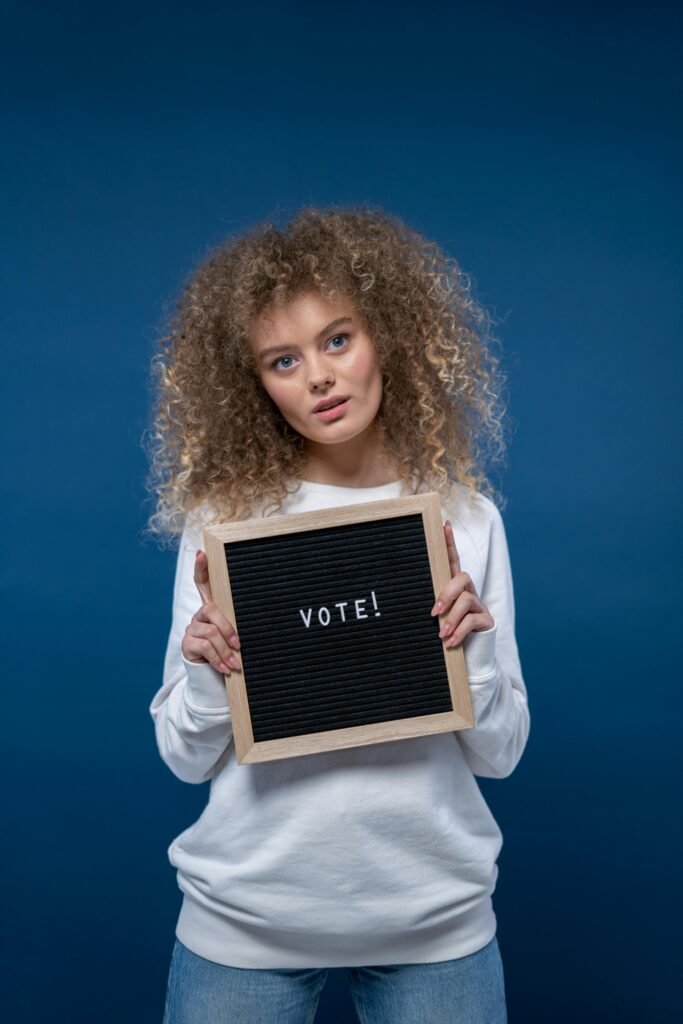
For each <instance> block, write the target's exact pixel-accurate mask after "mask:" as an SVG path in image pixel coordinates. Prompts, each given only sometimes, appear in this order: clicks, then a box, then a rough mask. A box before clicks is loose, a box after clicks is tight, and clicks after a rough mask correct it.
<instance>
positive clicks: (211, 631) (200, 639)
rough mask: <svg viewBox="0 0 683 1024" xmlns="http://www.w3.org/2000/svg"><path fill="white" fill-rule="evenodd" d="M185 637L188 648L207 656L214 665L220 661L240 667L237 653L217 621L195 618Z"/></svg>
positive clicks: (204, 656)
mask: <svg viewBox="0 0 683 1024" xmlns="http://www.w3.org/2000/svg"><path fill="white" fill-rule="evenodd" d="M185 637H186V641H187V647H188V649H189V650H190V651H192V652H196V653H197V654H200V655H201V656H202V657H203V658H206V660H207V661H209V662H211V664H212V665H214V667H216V663H217V662H218V661H220V662H222V664H223V665H228V666H232V667H233V668H239V667H240V663H239V659H238V658H237V655H236V654H235V652H234V651H232V650H231V649H230V648H229V647H228V645H227V643H226V642H225V638H224V637H223V635H222V633H221V631H220V630H219V629H218V626H216V625H215V623H213V622H203V621H201V620H198V619H193V621H192V622H191V623H190V625H189V626H188V627H187V630H186V632H185Z"/></svg>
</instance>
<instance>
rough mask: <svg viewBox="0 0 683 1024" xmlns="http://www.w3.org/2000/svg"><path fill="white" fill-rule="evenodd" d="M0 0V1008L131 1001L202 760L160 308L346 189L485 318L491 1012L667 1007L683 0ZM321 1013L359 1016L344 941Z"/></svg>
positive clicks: (674, 979)
mask: <svg viewBox="0 0 683 1024" xmlns="http://www.w3.org/2000/svg"><path fill="white" fill-rule="evenodd" d="M4 6H5V16H4V19H3V21H4V32H3V33H2V36H3V42H2V44H1V45H2V54H1V56H2V61H1V66H2V67H3V94H4V101H5V102H4V104H3V107H4V113H3V119H4V125H3V128H2V135H1V139H2V146H3V158H2V159H3V169H2V174H3V189H2V205H3V224H4V229H3V232H4V239H5V243H4V245H3V247H2V255H1V258H2V276H3V283H4V288H3V292H4V298H3V302H2V310H1V316H2V335H3V339H4V344H3V350H4V351H3V383H4V385H5V387H4V398H3V403H2V413H3V416H4V418H5V421H6V422H5V428H6V433H5V436H6V437H8V438H10V442H9V444H8V445H7V446H6V447H5V461H4V465H3V473H2V482H3V486H4V489H5V495H4V503H3V507H4V512H5V525H4V532H3V535H4V537H5V546H4V554H3V559H2V569H3V572H2V585H3V594H4V606H5V613H4V621H5V623H6V624H7V625H8V632H7V633H6V634H5V641H4V653H3V662H4V664H3V696H4V701H3V704H4V707H3V710H4V730H3V753H2V758H3V778H4V780H5V782H6V795H5V800H4V822H3V825H4V828H3V834H4V843H3V853H4V858H5V867H4V869H3V882H4V886H3V889H4V892H3V896H4V906H5V912H4V921H3V929H2V930H3V935H4V940H5V943H4V946H5V948H4V952H3V968H4V971H5V972H6V973H7V979H8V983H7V984H6V986H5V989H6V991H7V992H8V994H7V995H6V996H5V997H4V999H3V1003H4V1007H6V1008H7V1011H8V1015H7V1018H6V1019H8V1020H11V1021H12V1022H13V1024H18V1022H24V1021H38V1020H45V1019H49V1020H51V1021H59V1022H61V1021H65V1022H69V1024H81V1022H83V1024H86V1022H87V1024H92V1022H93V1021H97V1022H98V1024H108V1022H115V1021H116V1022H118V1021H120V1020H126V1021H127V1022H129V1024H136V1022H150V1021H156V1020H158V1021H159V1022H160V1021H161V1014H162V1008H163V994H164V988H165V981H166V974H167V969H168V960H169V956H170V952H171V947H172V942H173V932H174V927H175V920H176V917H177V912H178V908H179V905H180V893H179V892H178V890H177V887H176V882H175V874H174V871H173V870H172V869H171V867H170V865H168V863H167V860H166V848H167V846H168V844H169V843H170V841H171V840H172V839H173V838H174V837H175V836H176V835H177V834H178V833H179V832H180V831H181V830H182V829H183V828H185V827H187V826H188V825H189V824H190V823H191V822H192V821H194V820H195V819H196V817H197V816H198V815H199V813H200V811H201V809H202V807H203V806H204V803H205V801H206V798H207V795H208V789H207V788H206V787H205V786H188V785H183V784H182V783H180V782H179V781H178V780H177V779H176V778H175V777H174V776H173V775H172V774H171V773H170V771H169V770H168V769H167V768H166V766H165V765H164V764H163V763H162V761H161V760H160V758H159V756H158V753H157V750H156V745H155V741H154V735H153V729H152V722H151V718H150V717H149V714H148V710H147V709H148V704H149V702H150V700H151V698H152V696H153V694H154V692H155V691H156V689H157V688H158V686H159V685H160V677H161V668H162V658H163V650H164V646H165V642H166V637H167V631H168V627H169V622H170V599H171V586H172V576H173V570H174V565H175V555H174V553H173V552H170V551H162V550H158V549H157V548H155V547H154V546H153V545H152V544H149V543H147V544H145V543H143V540H142V538H141V528H142V526H143V524H144V520H145V514H146V512H147V508H146V507H144V506H143V499H144V487H143V478H144V473H145V469H146V462H145V456H144V454H143V450H142V447H141V437H142V433H143V430H144V429H145V427H146V426H147V423H148V409H149V402H150V394H149V390H148V365H149V359H150V357H151V354H152V352H153V351H154V349H155V345H156V336H157V328H158V324H159V322H160V319H161V317H162V314H163V311H164V309H165V308H166V307H167V305H168V303H169V302H171V301H172V299H173V297H174V296H175V294H176V292H177V289H178V287H179V285H180V282H181V280H182V278H183V276H184V275H185V273H186V272H187V271H188V270H189V268H190V267H191V265H193V264H194V262H196V260H198V259H200V258H201V257H202V254H203V253H204V252H205V251H206V247H207V246H208V245H212V244H214V243H215V242H217V241H219V240H220V239H221V238H222V237H224V236H225V235H226V234H227V233H228V232H233V231H238V230H241V229H243V228H247V227H248V226H249V225H250V224H252V223H253V222H254V221H256V220H257V219H261V218H262V217H266V216H276V217H280V218H286V217H287V216H289V215H290V214H291V213H293V212H294V211H295V210H296V208H297V207H298V206H299V205H301V204H302V203H314V204H317V205H324V204H326V203H336V202H338V203H353V202H370V203H375V204H378V205H381V206H383V207H384V208H386V209H387V210H389V211H392V212H394V213H397V214H399V215H400V216H402V217H404V218H405V219H406V220H407V221H409V222H410V223H411V224H412V225H413V226H415V227H416V228H418V229H419V230H421V231H423V232H424V233H425V234H426V235H428V236H430V237H433V238H436V239H437V240H438V241H439V242H440V243H441V244H442V245H443V246H444V247H445V248H446V249H447V250H448V251H449V252H450V253H451V254H452V255H454V256H455V257H456V258H457V259H458V260H459V261H460V262H461V264H462V266H463V267H464V269H465V270H466V271H468V272H469V273H470V274H471V275H472V277H473V281H474V288H475V294H476V296H477V297H478V298H479V300H480V301H482V302H483V303H485V304H486V305H487V306H488V308H489V309H490V310H491V311H492V312H493V313H494V315H496V316H497V317H498V320H499V323H498V326H497V333H498V335H499V336H500V337H501V338H502V340H503V343H504V346H505V351H506V353H507V355H506V368H507V370H508V373H509V375H510V397H511V401H510V414H511V417H512V420H511V422H514V436H513V438H512V442H511V447H510V457H509V460H508V465H507V468H506V469H505V471H504V473H503V474H502V476H499V477H498V478H497V482H499V483H500V485H501V487H502V489H503V490H504V492H505V494H506V495H507V498H508V505H507V508H506V510H505V512H504V519H505V523H506V527H507V531H508V540H509V545H510V550H511V557H512V562H513V571H514V578H515V590H516V599H517V616H518V641H519V647H520V652H521V656H522V664H523V668H524V671H525V679H526V682H527V686H528V689H529V699H530V708H531V716H532V727H531V736H530V739H529V744H528V747H527V750H526V752H525V754H524V757H523V759H522V761H521V763H520V765H519V766H518V768H517V770H516V771H515V773H514V774H513V775H512V776H511V777H510V778H509V779H506V780H502V781H501V780H481V787H482V790H483V792H484V795H485V796H486V798H487V800H488V802H489V804H490V806H491V808H492V810H493V812H494V814H495V816H496V818H497V820H498V822H499V823H500V825H501V828H502V830H503V834H504V837H505V843H504V847H503V850H502V852H501V856H500V860H499V866H500V878H499V884H498V888H497V890H496V895H495V896H494V906H495V908H496V912H497V915H498V927H499V931H498V937H499V942H500V945H501V950H502V953H503V957H504V965H505V972H506V986H507V993H508V1006H509V1014H510V1021H511V1024H516V1022H519V1024H532V1022H535V1021H539V1022H546V1021H548V1020H549V1019H552V1020H553V1021H554V1022H556V1024H561V1022H565V1021H566V1022H572V1024H573V1022H574V1021H576V1020H581V1021H583V1022H586V1024H588V1022H593V1021H595V1022H605V1021H615V1022H616V1021H619V1022H620V1024H626V1022H640V1021H643V1020H644V1019H646V1018H647V1019H648V1020H649V1021H651V1022H664V1021H674V1020H679V1019H680V1014H681V1008H682V1007H681V1004H682V1001H683V1000H682V997H681V989H680V981H679V975H678V972H677V971H676V968H677V967H679V966H680V963H679V957H680V951H679V949H678V948H676V947H677V939H678V937H679V934H680V925H679V922H680V915H681V907H680V901H679V896H680V864H681V853H682V850H681V844H680V832H679V831H678V830H677V826H678V824H679V821H680V819H679V816H678V813H677V812H676V810H675V808H676V806H677V805H678V803H679V801H678V800H677V798H678V797H679V793H680V784H677V780H676V777H675V770H676V769H677V768H678V760H679V758H678V751H679V750H680V739H679V715H680V710H681V702H680V696H679V694H680V690H679V686H680V678H681V676H680V658H679V651H678V644H677V642H676V640H675V637H676V635H677V632H678V619H679V615H678V613H677V611H676V609H677V594H678V591H677V590H676V587H677V584H678V576H679V574H680V549H678V548H677V547H676V546H675V537H674V526H675V523H676V520H677V516H678V514H679V512H680V505H681V475H680V447H679V443H678V437H679V436H680V434H679V433H678V431H677V427H679V422H678V420H679V409H680V405H681V394H680V350H681V333H680V326H681V325H680V317H681V293H680V262H681V261H680V247H679V245H678V243H679V240H680V238H681V230H682V227H683V225H682V224H681V203H680V190H679V187H678V186H679V183H680V173H681V159H680V157H681V141H680V140H681V136H680V113H681V111H680V102H679V99H680V84H681V83H680V71H679V68H680V59H679V56H680V42H681V33H680V28H681V24H680V22H681V8H680V5H675V4H673V3H670V4H666V3H654V4H651V3H650V4H647V5H645V4H630V3H620V4H616V3H597V4H591V5H588V4H577V3H556V4H551V5H548V4H545V3H518V4H515V5H504V4H502V3H500V4H498V3H492V2H480V3H477V4H476V5H474V4H472V5H467V6H466V5H460V4H448V3H439V2H432V3H429V2H427V3H425V2H420V3H398V4H392V5H390V6H387V7H384V6H383V5H379V4H376V5H369V4H367V3H362V4H361V3H356V2H351V3H348V2H344V3H339V2H332V3H329V2H328V3H326V4H325V5H324V6H321V5H319V4H314V3H312V2H311V3H299V4H293V3H280V4H271V3H268V2H260V0H256V2H251V3H249V4H247V5H244V9H242V10H237V9H235V10H230V11H228V10H226V8H227V6H228V5H224V4H218V3H215V4H213V3H193V4H189V3H188V4H143V5H142V10H140V9H138V6H137V5H134V4H132V3H129V2H124V3H117V4H116V5H113V6H112V8H111V9H110V10H106V11H105V10H104V9H102V8H99V7H97V6H96V5H95V6H93V5H86V4H82V3H80V4H79V3H68V2H66V3H61V4H56V3H54V4H49V3H31V2H26V0H23V2H22V3H21V4H19V3H9V4H5V5H4ZM677 456H678V458H677ZM317 1020H318V1022H327V1021H353V1020H354V1014H353V1009H352V1006H351V1003H350V999H349V996H348V993H347V991H346V986H345V977H344V972H342V971H334V972H331V973H330V976H329V981H328V986H327V988H326V989H325V992H324V994H323V999H322V1002H321V1004H320V1008H319V1012H318V1017H317Z"/></svg>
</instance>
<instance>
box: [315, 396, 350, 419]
mask: <svg viewBox="0 0 683 1024" xmlns="http://www.w3.org/2000/svg"><path fill="white" fill-rule="evenodd" d="M349 401H350V399H349V398H346V399H345V400H344V401H343V402H340V403H339V404H338V405H333V406H332V408H331V409H321V410H320V412H316V411H315V409H314V410H313V415H314V416H317V417H318V419H319V420H325V421H327V420H335V419H336V418H337V417H338V416H342V415H343V414H344V413H345V412H346V410H347V408H348V404H349Z"/></svg>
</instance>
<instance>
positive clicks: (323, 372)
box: [308, 358, 335, 391]
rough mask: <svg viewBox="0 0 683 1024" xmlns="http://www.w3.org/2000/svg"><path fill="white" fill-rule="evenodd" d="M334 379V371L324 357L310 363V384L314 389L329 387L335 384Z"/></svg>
mask: <svg viewBox="0 0 683 1024" xmlns="http://www.w3.org/2000/svg"><path fill="white" fill-rule="evenodd" d="M334 379H335V378H334V371H333V370H332V367H331V366H330V365H329V363H326V362H325V360H324V358H323V359H320V360H319V361H318V362H315V361H314V362H312V363H311V364H310V371H309V374H308V386H309V387H310V389H311V390H312V391H318V390H320V388H325V387H329V386H330V385H331V384H334Z"/></svg>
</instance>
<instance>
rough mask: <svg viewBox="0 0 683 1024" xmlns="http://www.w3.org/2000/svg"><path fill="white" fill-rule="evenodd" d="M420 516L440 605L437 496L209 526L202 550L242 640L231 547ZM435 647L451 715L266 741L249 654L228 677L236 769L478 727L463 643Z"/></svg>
mask: <svg viewBox="0 0 683 1024" xmlns="http://www.w3.org/2000/svg"><path fill="white" fill-rule="evenodd" d="M416 512H417V513H420V514H421V516H422V521H423V526H424V535H425V541H426V547H427V552H428V557H429V569H430V572H431V577H432V582H433V586H434V600H436V596H437V594H438V593H439V592H440V591H441V590H442V589H443V587H444V586H445V585H446V583H447V582H448V580H449V579H450V566H449V562H448V552H447V549H446V541H445V537H444V532H443V524H442V521H441V506H440V501H439V496H438V494H436V493H435V492H429V493H426V494H416V495H409V496H407V497H402V498H390V499H383V500H380V501H370V502H363V503H360V504H353V505H347V506H342V507H334V508H324V509H316V510H314V511H311V512H300V513H292V514H290V515H278V516H273V517H270V518H263V519H249V520H242V521H238V522H232V523H224V524H217V525H212V526H206V527H204V529H203V540H204V548H205V551H206V554H207V558H208V564H209V579H210V581H211V590H212V593H213V597H214V601H215V602H216V604H217V605H218V607H219V608H220V609H221V611H222V612H223V613H224V615H225V616H226V618H227V619H228V620H229V621H230V622H232V623H233V624H234V625H235V627H236V629H237V632H238V634H239V632H240V623H239V621H238V619H237V616H236V612H235V606H234V603H233V596H232V591H231V587H230V578H229V571H228V559H227V558H226V552H225V548H224V545H225V544H226V543H229V542H231V541H241V540H254V539H257V538H260V537H271V536H273V535H286V534H291V533H296V532H299V531H306V530H314V529H321V528H325V527H335V526H343V525H347V524H352V523H361V522H368V521H371V520H377V519H389V518H392V517H394V516H405V515H407V514H414V513H416ZM439 621H441V617H439ZM437 642H438V643H439V645H440V646H441V648H442V652H443V657H444V660H445V667H446V672H447V676H448V686H449V690H450V696H451V701H452V706H453V709H452V710H451V711H448V712H442V713H438V714H431V715H417V716H415V717H410V718H400V719H394V720H391V721H388V722H386V721H385V722H377V723H372V724H366V725H355V726H351V727H348V728H341V729H327V730H325V731H322V732H313V733H308V734H306V735H303V736H302V735H298V736H292V737H289V738H279V739H271V740H265V741H261V742H255V741H254V735H253V731H252V725H251V717H250V709H249V699H248V692H247V685H246V682H245V678H244V671H245V670H246V666H245V664H244V651H241V652H240V653H241V660H242V666H243V668H242V670H232V671H231V673H230V674H229V675H227V676H226V677H225V680H226V687H227V694H228V701H229V704H230V709H231V713H232V724H233V736H234V740H235V748H236V753H237V760H238V763H239V764H251V763H255V762H259V761H270V760H274V759H277V758H281V757H297V756H300V755H303V754H311V753H319V752H321V751H324V750H337V749H342V748H346V747H355V746H364V745H367V744H371V743H383V742H387V741H391V740H398V739H406V738H408V737H411V736H423V735H428V734H431V733H439V732H448V731H451V730H458V729H469V728H472V727H473V725H474V718H473V714H472V705H471V701H470V692H469V682H468V678H467V670H466V666H465V657H464V653H463V649H462V644H459V645H458V646H457V647H454V648H446V647H445V646H444V644H443V641H442V640H441V639H438V636H437Z"/></svg>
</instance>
